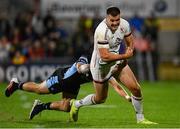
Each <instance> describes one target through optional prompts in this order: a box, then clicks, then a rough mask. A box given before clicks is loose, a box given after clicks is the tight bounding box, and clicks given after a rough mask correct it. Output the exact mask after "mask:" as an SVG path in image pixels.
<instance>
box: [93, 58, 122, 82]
mask: <svg viewBox="0 0 180 129" xmlns="http://www.w3.org/2000/svg"><path fill="white" fill-rule="evenodd" d="M122 62H123V61H122ZM118 67H119V64H117V62H112V63H108V64H102V65H101V64H99V65H96V67H90V70H91V73H92V77H93V80H94V81H95V82H99V83H103V82H105V81H107V80H109V79H110V78H111V76H112V75H113V74H114V73H115V72H116V71H117V70H118Z"/></svg>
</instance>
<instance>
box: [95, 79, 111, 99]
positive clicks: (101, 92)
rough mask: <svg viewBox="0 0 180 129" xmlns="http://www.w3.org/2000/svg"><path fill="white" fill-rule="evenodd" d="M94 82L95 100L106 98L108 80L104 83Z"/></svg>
mask: <svg viewBox="0 0 180 129" xmlns="http://www.w3.org/2000/svg"><path fill="white" fill-rule="evenodd" d="M93 83H94V88H95V90H96V91H95V92H96V100H97V101H102V100H105V99H106V98H107V95H108V82H107V81H106V82H105V83H97V82H93Z"/></svg>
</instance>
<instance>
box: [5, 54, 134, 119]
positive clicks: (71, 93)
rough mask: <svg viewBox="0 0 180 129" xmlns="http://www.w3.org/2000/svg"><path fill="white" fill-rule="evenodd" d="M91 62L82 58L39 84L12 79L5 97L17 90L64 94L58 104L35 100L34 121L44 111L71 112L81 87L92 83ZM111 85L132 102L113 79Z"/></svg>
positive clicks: (33, 108) (32, 113)
mask: <svg viewBox="0 0 180 129" xmlns="http://www.w3.org/2000/svg"><path fill="white" fill-rule="evenodd" d="M89 62H90V61H89V60H88V58H87V57H86V56H81V57H80V58H79V59H78V60H77V61H76V62H75V63H74V64H73V65H72V66H70V67H67V68H63V69H62V68H57V69H56V70H55V71H54V73H53V74H52V75H51V76H50V77H49V78H48V79H47V80H45V81H43V82H42V83H39V84H37V83H35V82H19V81H18V79H17V78H12V80H11V81H10V83H9V85H8V87H7V88H6V90H5V95H6V96H7V97H10V96H11V95H12V94H13V93H14V92H15V91H17V90H23V91H28V92H34V93H37V94H56V93H60V92H62V100H60V101H57V102H48V103H42V102H41V101H40V100H35V101H34V104H33V107H32V110H31V112H30V116H29V119H32V118H33V117H34V116H35V115H37V114H39V113H40V112H41V111H43V110H59V111H65V112H69V111H70V100H71V99H75V98H76V97H77V95H78V93H79V89H80V85H81V84H84V83H87V82H91V81H92V75H91V72H90V68H89ZM109 83H110V84H111V85H112V87H113V88H114V90H115V91H116V92H117V93H118V94H119V95H120V96H123V97H124V98H125V99H126V100H128V101H131V98H130V96H129V95H128V94H127V93H126V91H125V90H124V89H123V88H122V87H120V84H119V83H118V82H117V81H116V80H115V79H114V78H113V77H112V78H111V79H110V80H109Z"/></svg>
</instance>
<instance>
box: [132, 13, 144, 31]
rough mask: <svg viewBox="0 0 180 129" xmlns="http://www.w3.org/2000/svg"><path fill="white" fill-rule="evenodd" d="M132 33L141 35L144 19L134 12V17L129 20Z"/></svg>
mask: <svg viewBox="0 0 180 129" xmlns="http://www.w3.org/2000/svg"><path fill="white" fill-rule="evenodd" d="M129 23H130V26H131V28H132V31H133V32H134V33H135V34H136V33H139V34H142V31H143V27H144V19H143V18H142V17H140V16H139V15H138V13H137V12H135V14H134V16H133V17H132V18H131V19H130V20H129Z"/></svg>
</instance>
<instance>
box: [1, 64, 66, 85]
mask: <svg viewBox="0 0 180 129" xmlns="http://www.w3.org/2000/svg"><path fill="white" fill-rule="evenodd" d="M56 67H64V66H57V65H50V64H31V65H1V64H0V82H4V81H5V82H6V81H10V80H11V78H12V77H14V76H16V77H17V78H18V79H19V80H20V81H29V80H30V81H42V80H45V79H47V77H49V76H50V75H51V74H52V72H53V71H54V69H55V68H56Z"/></svg>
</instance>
